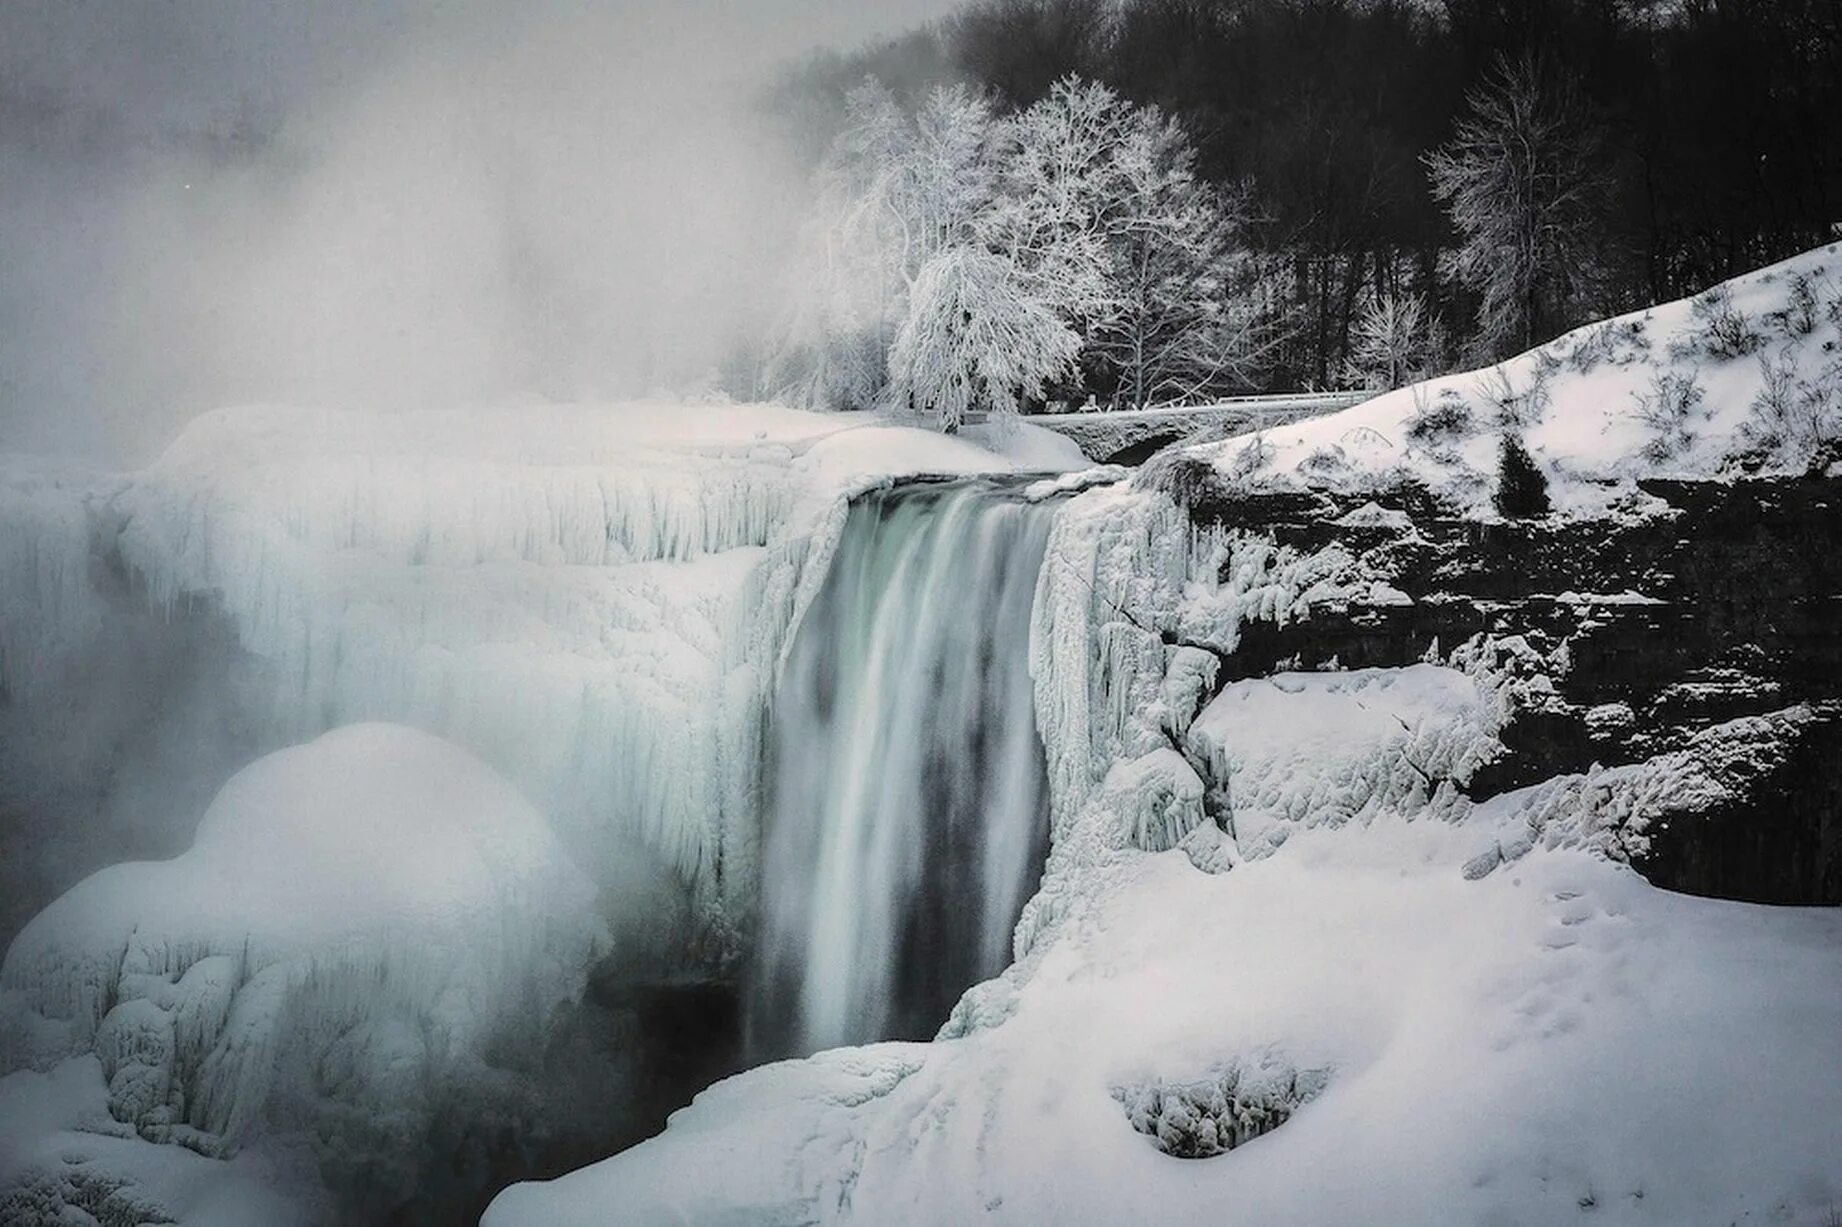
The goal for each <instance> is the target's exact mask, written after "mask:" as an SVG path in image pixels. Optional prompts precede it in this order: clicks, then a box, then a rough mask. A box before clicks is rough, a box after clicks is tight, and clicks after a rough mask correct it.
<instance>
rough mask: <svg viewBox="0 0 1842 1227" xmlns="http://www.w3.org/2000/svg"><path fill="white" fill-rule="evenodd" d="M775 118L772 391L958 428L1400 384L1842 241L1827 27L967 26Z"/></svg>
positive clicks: (1154, 17)
mask: <svg viewBox="0 0 1842 1227" xmlns="http://www.w3.org/2000/svg"><path fill="white" fill-rule="evenodd" d="M767 104H768V107H769V109H770V110H771V111H772V113H773V114H774V115H775V116H776V117H777V119H778V121H779V123H780V128H781V130H782V131H783V132H784V134H785V136H786V139H787V140H788V142H789V143H790V144H791V145H792V146H793V147H794V148H795V150H796V152H797V153H798V154H799V156H800V157H801V158H802V159H803V160H804V164H805V165H807V166H808V167H809V168H810V171H811V177H812V185H813V186H812V206H811V209H810V219H809V221H808V224H807V227H806V232H805V234H804V236H803V239H802V242H801V243H800V245H799V247H798V249H797V250H798V254H797V256H796V257H795V259H794V260H793V266H794V267H793V273H792V286H791V291H790V293H789V294H788V296H787V302H788V307H787V309H786V312H785V315H784V317H783V318H782V320H781V322H780V324H779V326H778V327H777V328H776V330H775V333H774V335H773V337H772V338H771V339H770V341H769V342H768V343H767V344H766V346H765V348H764V350H763V352H762V353H760V354H758V355H756V356H755V358H754V361H753V365H752V372H753V377H752V382H753V383H754V385H755V386H754V388H753V390H754V391H756V392H761V393H766V394H770V395H777V396H783V397H789V398H791V399H793V400H795V401H797V402H799V403H804V404H809V405H823V406H828V407H869V406H876V407H882V408H891V407H893V408H896V409H915V410H920V411H923V412H933V413H937V414H938V415H939V416H940V417H941V418H942V419H943V420H944V421H946V423H947V424H948V425H949V426H950V425H952V424H953V423H954V422H956V421H957V420H958V419H959V417H960V415H961V414H963V413H967V412H978V411H980V410H983V409H992V410H996V411H999V412H1002V411H1005V410H1008V409H1014V408H1018V407H1022V408H1026V409H1049V410H1055V409H1064V408H1075V407H1081V406H1088V407H1097V408H1106V407H1122V406H1123V407H1138V406H1143V405H1146V404H1150V403H1164V402H1173V401H1186V400H1195V399H1202V398H1207V397H1211V396H1219V395H1224V394H1231V393H1244V392H1269V391H1291V390H1303V389H1332V388H1385V387H1392V386H1399V385H1400V384H1402V383H1404V382H1409V381H1411V380H1412V379H1413V378H1416V377H1420V376H1424V375H1428V374H1434V373H1438V372H1440V371H1443V370H1449V369H1453V368H1455V367H1458V366H1463V365H1481V364H1488V363H1490V362H1494V361H1497V360H1500V359H1502V358H1504V357H1506V356H1508V355H1511V354H1514V353H1517V352H1521V351H1523V350H1525V349H1528V348H1530V347H1532V346H1534V345H1538V344H1541V343H1542V342H1544V341H1547V340H1549V339H1551V338H1553V337H1555V336H1557V335H1559V334H1560V333H1562V332H1565V331H1567V330H1569V329H1570V328H1573V327H1576V326H1578V325H1580V324H1583V323H1586V322H1588V321H1591V320H1595V319H1599V318H1603V317H1605V316H1608V315H1612V314H1616V313H1619V312H1621V311H1628V310H1632V309H1634V308H1637V307H1641V306H1643V305H1644V304H1647V303H1653V302H1660V301H1666V300H1669V299H1673V298H1678V297H1682V296H1684V295H1687V294H1691V293H1695V292H1697V291H1699V290H1701V289H1703V288H1705V287H1707V286H1708V285H1711V284H1713V283H1715V282H1718V281H1720V280H1723V279H1725V278H1728V277H1731V276H1734V275H1736V274H1737V273H1739V272H1742V271H1744V270H1746V269H1750V268H1755V267H1758V266H1760V265H1764V264H1767V263H1771V262H1773V261H1776V260H1779V259H1782V258H1785V257H1787V256H1789V255H1792V254H1794V253H1796V252H1799V251H1802V250H1805V249H1807V248H1809V247H1811V246H1814V245H1818V244H1820V243H1823V242H1827V241H1830V240H1832V239H1833V238H1835V237H1836V235H1837V233H1838V227H1839V226H1842V136H1839V135H1838V131H1837V126H1836V124H1835V122H1834V117H1835V116H1837V115H1842V5H1838V4H1836V3H1835V2H1834V0H1769V2H1755V3H1734V2H1732V0H1727V2H1722V0H1526V2H1523V0H974V2H973V3H971V4H969V5H968V6H967V7H965V8H963V9H962V10H960V11H959V12H957V13H956V14H955V15H953V16H952V17H950V18H948V19H946V20H944V21H941V22H937V23H934V24H930V25H927V26H924V27H921V28H919V29H916V30H913V31H911V32H909V33H907V34H905V35H903V36H901V37H898V38H895V39H891V40H887V41H884V42H881V43H878V44H876V45H873V46H869V47H866V48H863V49H861V50H859V51H857V52H854V53H835V52H824V53H818V54H815V55H813V56H811V57H809V58H808V59H806V60H804V61H802V62H800V63H798V64H797V65H794V66H792V67H790V68H789V69H788V70H787V71H786V72H785V73H784V74H783V75H782V76H781V77H780V79H779V80H778V82H777V83H776V85H775V86H774V87H773V89H772V91H771V94H770V96H769V98H768V99H767Z"/></svg>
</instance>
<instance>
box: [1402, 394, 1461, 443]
mask: <svg viewBox="0 0 1842 1227" xmlns="http://www.w3.org/2000/svg"><path fill="white" fill-rule="evenodd" d="M1474 426H1475V422H1474V419H1473V418H1472V415H1471V406H1470V405H1467V404H1466V403H1465V402H1464V401H1463V400H1462V399H1460V398H1458V397H1456V396H1441V397H1440V398H1439V399H1438V400H1437V401H1434V402H1433V403H1432V404H1430V405H1425V404H1416V406H1415V408H1414V414H1413V416H1412V417H1410V418H1408V419H1407V437H1408V438H1410V439H1412V440H1413V441H1414V442H1416V443H1420V444H1425V445H1429V446H1430V445H1432V444H1436V443H1443V442H1445V441H1447V440H1449V439H1461V438H1463V437H1465V436H1466V435H1468V434H1470V433H1471V431H1472V429H1473V428H1474Z"/></svg>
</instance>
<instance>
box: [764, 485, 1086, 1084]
mask: <svg viewBox="0 0 1842 1227" xmlns="http://www.w3.org/2000/svg"><path fill="white" fill-rule="evenodd" d="M1052 515H1053V508H1052V506H1051V505H1048V504H1043V503H1030V502H1025V501H1023V500H1021V499H1019V498H1018V497H1017V495H1016V493H1015V492H1014V491H1012V490H1007V489H1004V488H1000V487H994V486H992V485H990V484H989V483H985V482H973V483H952V484H941V485H924V486H910V487H907V488H904V489H901V490H892V491H879V492H876V493H873V494H871V495H868V496H866V497H865V498H864V499H861V500H859V501H858V502H857V503H855V504H853V505H852V508H851V512H850V521H849V524H848V525H847V526H846V528H845V531H844V537H843V540H842V542H841V543H840V544H839V546H838V549H837V552H836V554H835V555H834V556H833V559H832V562H831V566H830V568H829V572H828V575H827V578H826V581H825V585H824V587H823V589H822V591H821V592H820V594H819V596H818V598H817V600H816V601H815V602H814V603H813V605H812V607H811V609H810V610H809V611H808V612H807V614H806V617H805V619H804V621H803V622H802V624H801V626H800V630H799V633H798V636H797V639H796V641H795V643H794V645H793V648H792V651H791V654H790V656H789V658H788V662H787V667H786V669H785V670H784V672H783V674H782V678H781V682H780V685H779V687H778V690H777V693H776V697H775V700H774V710H773V717H772V725H771V727H772V730H773V731H772V740H773V750H772V753H771V756H770V761H769V771H770V775H771V778H772V780H773V787H774V804H773V807H772V810H771V812H770V813H769V814H768V815H767V816H766V822H767V837H766V838H767V846H766V850H765V862H764V870H765V873H764V875H763V897H762V919H761V939H760V945H759V951H760V959H761V965H760V967H759V968H758V970H757V975H758V976H759V978H760V979H761V980H762V982H763V984H764V991H763V992H762V993H761V994H760V996H761V998H762V1000H761V1001H760V1003H759V1005H758V1007H757V1009H756V1011H755V1012H756V1015H757V1026H756V1028H755V1030H756V1032H757V1034H758V1035H761V1034H763V1033H766V1032H769V1031H784V1030H785V1029H787V1027H788V1024H789V1022H791V1021H794V1020H797V1027H796V1028H795V1032H796V1033H795V1035H794V1036H793V1037H792V1045H793V1047H795V1048H797V1049H799V1050H801V1051H804V1052H812V1051H816V1050H818V1049H820V1048H829V1047H833V1046H835V1045H837V1044H842V1043H853V1042H864V1041H867V1040H875V1039H885V1038H891V1037H895V1036H902V1037H905V1038H926V1037H927V1036H928V1035H931V1034H932V1033H933V1031H934V1030H935V1029H937V1028H938V1026H939V1025H940V1023H941V1022H942V1021H943V1020H944V1018H945V1017H946V1013H947V1010H948V1009H949V1008H950V1007H951V1005H952V1003H953V1001H954V1000H955V999H956V998H957V996H958V994H959V992H960V991H961V990H962V989H964V988H965V987H966V986H967V985H969V984H972V983H975V982H977V981H979V980H983V979H986V978H988V977H990V976H993V975H996V974H997V973H998V972H999V971H1001V970H1002V969H1003V968H1004V966H1005V964H1006V963H1008V962H1009V961H1010V955H1011V929H1012V926H1013V925H1014V923H1015V922H1016V918H1017V912H1018V909H1019V908H1020V907H1021V906H1022V905H1023V900H1024V898H1025V897H1026V896H1027V895H1028V893H1029V892H1030V891H1031V890H1033V889H1034V887H1035V874H1036V871H1037V869H1038V867H1039V865H1040V863H1041V857H1042V849H1043V846H1044V845H1045V843H1046V839H1047V825H1048V824H1047V808H1046V796H1045V792H1044V786H1043V780H1042V749H1041V744H1040V741H1039V740H1038V737H1037V734H1036V726H1035V721H1034V719H1033V717H1032V712H1031V706H1032V701H1033V700H1032V692H1031V685H1030V674H1029V661H1028V659H1027V657H1026V656H1025V655H1024V654H1023V653H1022V652H1021V651H1018V650H1016V645H1020V644H1022V643H1023V642H1025V640H1026V639H1027V637H1028V634H1029V624H1030V606H1031V598H1032V595H1033V593H1034V591H1035V587H1036V573H1037V570H1038V566H1039V564H1040V561H1041V558H1042V551H1043V545H1044V542H1045V540H1046V538H1047V536H1048V531H1049V521H1050V518H1051V516H1052Z"/></svg>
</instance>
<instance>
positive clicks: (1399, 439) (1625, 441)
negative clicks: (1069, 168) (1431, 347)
mask: <svg viewBox="0 0 1842 1227" xmlns="http://www.w3.org/2000/svg"><path fill="white" fill-rule="evenodd" d="M1799 287H1807V288H1808V290H1809V293H1810V295H1811V296H1812V298H1811V300H1810V302H1809V310H1808V311H1807V312H1806V311H1805V310H1803V309H1801V308H1800V306H1799V303H1800V301H1801V299H1800V295H1802V293H1803V292H1804V291H1803V290H1802V289H1800V288H1799ZM1729 337H1737V338H1738V344H1737V345H1735V344H1734V343H1733V341H1731V340H1728V339H1724V338H1729ZM1839 348H1842V245H1838V244H1830V245H1829V246H1827V247H1823V248H1820V249H1817V250H1815V251H1811V252H1808V253H1806V254H1804V255H1801V256H1797V257H1795V258H1793V259H1791V260H1787V261H1785V262H1783V263H1781V264H1778V265H1774V266H1772V267H1770V268H1766V269H1761V270H1759V271H1757V272H1754V273H1749V274H1747V275H1745V276H1743V277H1739V278H1736V279H1735V280H1733V281H1731V282H1727V283H1724V284H1723V285H1721V286H1716V287H1714V288H1713V289H1712V290H1711V291H1709V292H1708V293H1705V294H1702V295H1698V296H1696V297H1695V298H1692V299H1684V300H1682V301H1680V302H1674V303H1667V304H1663V305H1660V306H1656V307H1652V308H1650V309H1648V310H1645V311H1640V312H1634V313H1632V314H1630V315H1624V316H1619V317H1617V318H1616V319H1612V320H1607V321H1603V322H1600V323H1596V324H1592V325H1589V326H1587V327H1584V328H1580V329H1578V330H1576V331H1574V332H1571V333H1568V334H1567V335H1565V336H1563V337H1560V338H1558V339H1557V340H1554V341H1552V342H1550V343H1548V344H1547V345H1544V346H1541V347H1539V348H1537V349H1534V350H1531V351H1529V352H1528V353H1525V354H1522V355H1520V356H1518V357H1515V358H1511V359H1509V360H1507V361H1505V362H1503V363H1501V364H1499V365H1497V366H1493V367H1487V368H1484V369H1481V370H1476V371H1470V372H1465V373H1462V374H1456V375H1448V376H1444V377H1441V378H1437V379H1432V380H1428V381H1426V382H1424V383H1420V384H1416V385H1413V386H1411V387H1407V388H1402V389H1399V390H1397V391H1394V392H1389V393H1386V394H1384V395H1382V396H1379V397H1376V398H1375V399H1374V400H1370V401H1367V402H1365V403H1363V404H1361V405H1357V406H1355V407H1354V408H1350V409H1345V410H1343V411H1341V412H1338V413H1332V414H1328V415H1325V416H1322V417H1316V418H1308V419H1304V420H1301V421H1298V422H1294V423H1291V424H1289V425H1283V426H1276V427H1273V428H1271V429H1267V430H1263V431H1260V432H1258V433H1257V434H1254V435H1244V436H1241V437H1238V438H1235V439H1230V440H1227V441H1225V442H1220V443H1211V444H1203V445H1199V446H1197V447H1195V448H1193V449H1192V451H1193V453H1194V454H1196V455H1199V456H1203V457H1206V458H1208V459H1210V460H1211V461H1212V462H1213V463H1214V464H1215V466H1216V468H1217V470H1218V472H1220V473H1221V474H1223V475H1224V476H1225V477H1227V478H1228V479H1229V480H1231V481H1233V482H1236V483H1240V484H1244V485H1247V486H1250V487H1254V488H1262V489H1298V488H1314V489H1327V490H1334V491H1339V492H1343V493H1361V492H1366V491H1372V490H1379V489H1384V488H1386V487H1388V486H1391V485H1394V484H1398V483H1399V482H1401V481H1402V480H1407V479H1411V480H1416V481H1419V482H1421V483H1423V484H1424V485H1426V486H1427V487H1428V488H1429V489H1432V490H1434V491H1435V492H1437V493H1439V494H1441V495H1443V496H1445V497H1446V498H1448V499H1450V500H1451V501H1452V502H1453V503H1454V504H1456V505H1457V506H1458V507H1460V508H1461V509H1464V510H1465V511H1467V512H1469V513H1471V514H1474V515H1481V516H1487V515H1489V514H1491V513H1490V510H1489V508H1490V495H1491V491H1492V489H1493V487H1494V486H1495V482H1496V476H1495V475H1496V469H1497V448H1498V438H1499V435H1500V434H1502V433H1504V432H1505V431H1508V432H1511V433H1515V434H1518V435H1520V436H1521V437H1522V439H1523V441H1524V443H1525V444H1526V445H1527V447H1528V449H1529V451H1530V453H1531V454H1532V455H1533V457H1534V459H1535V461H1536V463H1537V465H1538V466H1539V467H1540V468H1541V469H1542V471H1543V473H1544V474H1545V476H1546V477H1547V478H1548V481H1549V493H1550V495H1551V497H1552V498H1553V500H1554V504H1555V510H1556V511H1557V512H1558V513H1559V514H1562V515H1568V516H1592V515H1600V514H1604V513H1606V512H1607V511H1608V510H1609V509H1613V508H1616V507H1618V506H1621V505H1625V504H1629V503H1633V502H1636V501H1641V495H1639V494H1638V493H1637V491H1636V490H1635V487H1634V483H1635V481H1636V480H1638V479H1640V478H1645V477H1706V476H1715V475H1727V474H1732V473H1737V472H1741V471H1753V470H1755V469H1756V470H1758V471H1764V472H1791V473H1801V472H1803V471H1804V470H1805V468H1806V467H1807V466H1809V465H1810V464H1812V463H1817V464H1819V465H1820V464H1821V463H1823V459H1822V446H1821V443H1820V440H1822V439H1828V440H1835V439H1838V438H1842V391H1838V388H1842V357H1839V356H1838V350H1839ZM1778 377H1783V378H1785V380H1786V383H1785V397H1784V401H1783V404H1784V406H1785V414H1782V415H1780V417H1783V416H1787V415H1788V417H1789V419H1791V420H1790V421H1789V423H1788V424H1787V423H1786V422H1784V421H1782V420H1777V419H1775V418H1774V416H1773V414H1772V413H1770V412H1764V411H1761V410H1758V409H1755V403H1756V402H1758V401H1760V400H1761V399H1762V398H1764V397H1766V396H1767V393H1768V391H1769V389H1770V387H1771V385H1772V382H1773V380H1774V378H1778ZM1806 394H1807V395H1806ZM1646 405H1648V406H1649V408H1648V409H1647V408H1646ZM1670 406H1674V407H1675V408H1678V409H1680V410H1681V412H1680V413H1677V412H1673V411H1671V410H1670ZM1816 419H1821V420H1822V424H1821V425H1818V424H1816ZM1353 514H1361V513H1360V512H1358V513H1353ZM1351 522H1354V521H1351Z"/></svg>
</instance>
